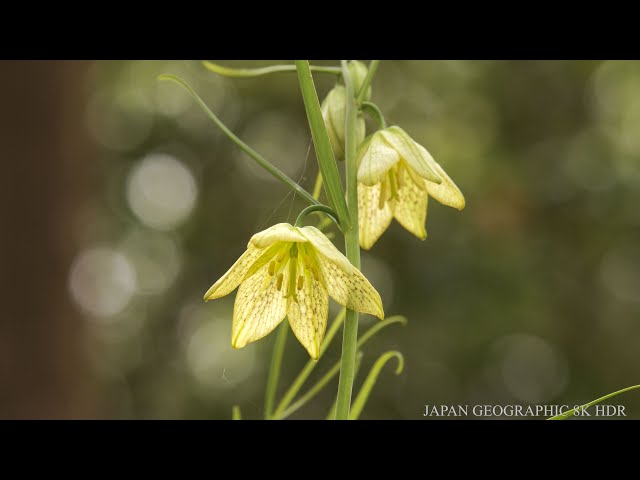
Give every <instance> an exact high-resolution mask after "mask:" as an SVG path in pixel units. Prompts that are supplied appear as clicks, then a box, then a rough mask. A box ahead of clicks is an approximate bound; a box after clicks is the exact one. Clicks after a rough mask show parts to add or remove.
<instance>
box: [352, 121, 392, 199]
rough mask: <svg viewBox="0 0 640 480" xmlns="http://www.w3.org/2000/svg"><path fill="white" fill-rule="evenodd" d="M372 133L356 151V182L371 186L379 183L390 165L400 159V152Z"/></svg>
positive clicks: (377, 133)
mask: <svg viewBox="0 0 640 480" xmlns="http://www.w3.org/2000/svg"><path fill="white" fill-rule="evenodd" d="M382 133H383V131H379V132H376V133H374V134H373V136H372V137H371V139H370V140H369V141H368V142H366V143H365V144H363V145H362V147H361V148H360V151H359V152H358V159H357V162H358V182H360V183H364V184H365V185H367V186H369V187H371V186H373V185H375V184H376V183H379V182H380V181H381V180H382V179H383V178H384V176H385V175H386V173H387V172H388V171H389V169H390V168H391V167H393V166H394V165H395V164H396V163H398V161H400V153H398V151H397V150H396V149H395V148H393V146H392V145H390V144H389V143H387V142H386V141H385V140H384V138H383V137H382V135H381V134H382Z"/></svg>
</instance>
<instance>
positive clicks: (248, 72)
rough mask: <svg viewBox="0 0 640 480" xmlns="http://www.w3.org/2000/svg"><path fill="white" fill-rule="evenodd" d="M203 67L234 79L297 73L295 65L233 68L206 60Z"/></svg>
mask: <svg viewBox="0 0 640 480" xmlns="http://www.w3.org/2000/svg"><path fill="white" fill-rule="evenodd" d="M202 65H203V66H204V68H206V69H207V70H209V71H210V72H213V73H217V74H218V75H222V76H223V77H233V78H251V77H259V76H261V75H268V74H270V73H279V72H295V71H296V66H295V65H269V66H268V67H262V68H231V67H224V66H222V65H218V64H217V63H213V62H210V61H209V60H204V61H203V62H202ZM310 69H311V71H312V72H318V73H332V74H334V75H340V73H342V70H341V69H340V67H321V66H316V65H311V67H310Z"/></svg>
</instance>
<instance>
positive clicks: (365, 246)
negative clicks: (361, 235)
mask: <svg viewBox="0 0 640 480" xmlns="http://www.w3.org/2000/svg"><path fill="white" fill-rule="evenodd" d="M375 244H376V241H373V242H365V241H363V240H362V239H360V248H362V249H363V250H371V248H373V246H374V245H375Z"/></svg>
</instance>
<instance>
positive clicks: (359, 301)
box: [316, 255, 384, 319]
mask: <svg viewBox="0 0 640 480" xmlns="http://www.w3.org/2000/svg"><path fill="white" fill-rule="evenodd" d="M316 260H317V262H318V265H319V266H320V273H321V275H322V280H323V282H324V284H325V285H326V287H327V292H328V293H329V295H330V296H331V298H333V299H334V300H335V301H336V302H338V303H339V304H340V305H343V306H345V307H347V308H350V309H351V310H356V311H358V312H362V313H370V314H371V315H375V316H377V317H379V318H381V319H384V310H383V308H382V299H381V298H380V294H379V293H378V292H377V291H376V289H375V288H373V285H371V283H369V280H367V279H366V278H365V276H364V275H362V273H361V272H360V270H358V269H357V268H355V267H354V266H353V265H352V266H351V272H348V271H345V270H343V269H342V268H341V266H340V265H338V264H336V263H334V262H333V261H332V260H331V259H330V258H328V257H325V256H323V255H316Z"/></svg>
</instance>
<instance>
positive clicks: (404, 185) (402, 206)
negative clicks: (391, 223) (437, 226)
mask: <svg viewBox="0 0 640 480" xmlns="http://www.w3.org/2000/svg"><path fill="white" fill-rule="evenodd" d="M397 175H398V185H399V186H398V196H397V198H396V199H395V201H394V204H393V216H394V217H395V218H396V220H398V222H399V223H400V225H402V226H403V227H404V228H406V229H407V230H409V231H410V232H411V233H413V234H414V235H415V236H416V237H418V238H419V239H420V240H424V239H425V238H427V230H426V227H425V223H426V221H427V203H428V201H429V195H428V193H427V190H426V186H425V183H427V182H426V181H425V180H424V179H423V178H422V177H418V176H415V177H414V176H413V175H412V174H411V173H410V172H409V170H408V168H407V167H406V166H405V165H403V166H402V168H399V169H398V173H397ZM417 181H418V182H420V183H421V184H422V185H420V183H416V182H417Z"/></svg>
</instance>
